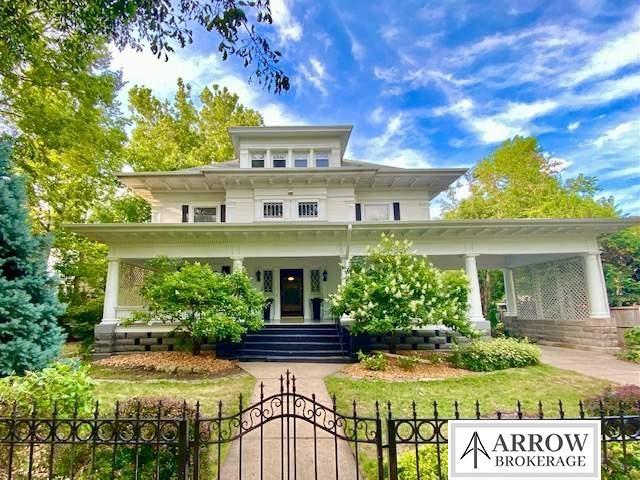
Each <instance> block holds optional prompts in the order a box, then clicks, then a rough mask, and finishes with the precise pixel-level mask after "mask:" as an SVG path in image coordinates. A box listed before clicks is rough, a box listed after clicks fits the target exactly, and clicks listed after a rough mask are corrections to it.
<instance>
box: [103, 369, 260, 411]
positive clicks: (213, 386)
mask: <svg viewBox="0 0 640 480" xmlns="http://www.w3.org/2000/svg"><path fill="white" fill-rule="evenodd" d="M91 376H92V377H93V378H94V379H95V380H96V383H97V385H96V388H95V393H94V395H95V398H96V400H98V401H99V402H100V404H101V405H102V407H101V410H103V409H104V411H110V410H113V408H114V405H115V402H116V401H124V400H127V399H130V398H132V397H159V398H172V399H178V400H186V401H187V402H188V403H195V402H197V401H200V405H201V410H202V412H203V414H204V415H215V414H217V409H218V402H219V401H222V404H223V411H224V412H225V413H235V412H236V411H237V409H238V395H239V394H242V396H243V398H244V404H245V405H247V403H248V401H249V399H250V398H251V393H252V392H253V387H254V385H255V378H253V377H252V376H250V375H247V374H246V373H238V374H233V375H230V376H227V377H219V378H206V377H199V378H192V379H187V380H185V379H173V378H170V376H168V375H166V374H164V377H163V378H156V375H147V373H146V372H136V371H134V372H131V371H122V370H115V369H108V368H104V367H101V368H96V367H92V370H91Z"/></svg>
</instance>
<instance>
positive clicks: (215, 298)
mask: <svg viewBox="0 0 640 480" xmlns="http://www.w3.org/2000/svg"><path fill="white" fill-rule="evenodd" d="M178 265H179V266H178ZM153 267H154V268H155V269H156V273H155V274H152V275H148V276H147V277H146V278H145V281H144V283H143V285H142V287H141V289H140V293H141V295H142V297H143V298H144V299H145V300H146V301H147V302H148V305H147V307H148V309H147V311H146V312H139V313H138V315H136V316H134V317H133V318H132V321H137V320H147V321H149V320H160V321H163V322H169V323H175V324H176V325H177V327H176V332H180V333H186V334H187V335H188V336H189V338H190V339H191V345H192V353H193V354H194V355H199V354H200V350H201V347H202V343H203V341H204V339H209V340H212V341H214V342H220V341H230V342H239V341H240V340H241V338H242V335H243V334H244V333H246V332H247V331H255V330H259V329H260V328H262V309H263V306H264V296H263V295H262V293H261V292H259V291H258V290H256V289H255V288H254V287H253V286H252V285H251V281H250V280H249V277H248V276H247V274H246V272H244V271H240V272H234V273H232V274H230V275H224V274H222V273H219V272H215V271H214V270H213V269H212V268H211V266H210V265H206V264H200V263H182V264H178V263H175V261H171V260H168V259H159V260H157V261H156V262H153Z"/></svg>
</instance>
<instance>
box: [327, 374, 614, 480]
mask: <svg viewBox="0 0 640 480" xmlns="http://www.w3.org/2000/svg"><path fill="white" fill-rule="evenodd" d="M325 383H326V385H327V389H328V390H329V393H330V394H332V395H333V394H335V395H336V398H337V408H338V410H339V411H340V412H341V413H344V414H347V415H350V414H351V413H352V409H353V404H352V402H353V400H356V401H357V404H358V414H359V415H360V416H373V415H374V414H375V402H376V400H378V401H379V402H380V403H381V414H382V415H385V416H386V415H387V408H386V402H387V400H390V401H391V403H392V411H393V415H394V417H396V418H401V417H411V415H412V402H413V401H414V400H415V402H416V410H417V414H418V417H426V418H432V417H433V402H434V401H437V402H438V414H439V416H440V417H441V418H446V417H452V416H453V412H454V410H453V403H454V402H455V401H456V400H457V401H458V404H459V409H460V414H461V416H462V417H465V416H466V417H473V416H474V415H475V402H476V400H478V401H479V402H480V406H481V408H480V410H481V414H482V415H483V416H495V414H496V411H498V410H500V411H502V412H510V413H513V412H515V411H516V408H517V407H516V402H517V400H521V402H522V405H523V407H522V408H523V411H524V413H525V414H531V415H535V414H537V409H538V400H541V401H542V402H543V406H544V407H545V408H544V411H545V415H546V416H547V417H548V418H550V417H554V416H556V415H557V411H558V400H559V399H562V402H563V404H564V410H565V413H566V415H576V414H577V413H578V402H579V401H580V400H581V399H584V398H586V397H589V396H593V395H596V394H598V393H600V392H601V391H602V390H603V389H604V388H605V386H606V385H607V383H608V382H606V381H603V380H598V379H595V378H591V377H586V376H584V375H580V374H578V373H575V372H570V371H568V370H560V369H557V368H554V367H550V366H548V365H539V366H535V367H527V368H519V369H509V370H502V371H499V372H492V373H474V374H471V375H469V376H466V377H457V378H451V379H447V380H434V381H397V382H393V381H382V380H354V379H351V378H347V377H345V376H344V375H341V374H339V373H338V374H335V375H333V376H330V377H327V379H326V380H325ZM382 425H383V435H386V434H387V433H386V426H385V423H384V422H383V424H382ZM352 448H353V444H352ZM401 450H406V449H401ZM360 455H361V457H360V465H361V471H362V473H363V478H365V479H367V480H373V479H375V478H377V476H376V466H377V463H376V460H375V449H374V448H373V446H371V445H361V446H360Z"/></svg>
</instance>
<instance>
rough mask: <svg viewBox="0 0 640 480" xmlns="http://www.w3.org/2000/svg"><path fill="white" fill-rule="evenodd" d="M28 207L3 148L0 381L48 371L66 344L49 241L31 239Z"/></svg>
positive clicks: (0, 158)
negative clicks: (13, 375) (50, 267)
mask: <svg viewBox="0 0 640 480" xmlns="http://www.w3.org/2000/svg"><path fill="white" fill-rule="evenodd" d="M24 204H25V191H24V183H23V181H22V179H21V178H19V177H17V176H15V175H12V174H11V172H10V171H9V148H8V146H7V145H6V144H5V145H3V144H0V376H4V375H9V374H11V373H12V372H16V373H18V374H22V373H24V371H25V370H39V369H42V368H44V367H45V366H46V365H47V364H48V363H49V362H50V361H51V360H52V359H54V358H55V357H56V356H57V355H58V353H59V352H60V347H61V346H62V343H63V342H64V335H63V333H62V330H61V329H60V327H59V326H58V322H57V317H58V316H59V315H61V314H62V313H63V311H64V307H63V305H62V304H60V303H59V302H58V298H57V296H56V285H55V281H54V278H53V277H52V276H51V275H50V273H49V272H48V271H47V254H48V246H47V244H46V239H45V238H44V237H34V236H33V235H32V233H31V229H30V225H29V223H28V220H27V210H26V208H25V206H24Z"/></svg>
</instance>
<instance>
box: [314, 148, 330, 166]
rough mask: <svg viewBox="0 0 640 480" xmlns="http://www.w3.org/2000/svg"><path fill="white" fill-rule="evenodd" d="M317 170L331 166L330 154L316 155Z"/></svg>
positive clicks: (321, 153)
mask: <svg viewBox="0 0 640 480" xmlns="http://www.w3.org/2000/svg"><path fill="white" fill-rule="evenodd" d="M315 157H316V168H327V167H328V166H329V154H328V153H327V152H320V153H316V154H315Z"/></svg>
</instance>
